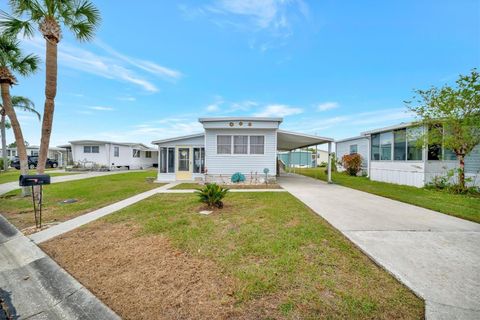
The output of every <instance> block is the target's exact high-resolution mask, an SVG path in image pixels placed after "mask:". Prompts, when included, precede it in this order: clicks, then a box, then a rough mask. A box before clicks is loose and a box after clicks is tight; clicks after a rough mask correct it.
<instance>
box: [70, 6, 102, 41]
mask: <svg viewBox="0 0 480 320" xmlns="http://www.w3.org/2000/svg"><path fill="white" fill-rule="evenodd" d="M62 19H63V23H64V24H65V25H66V26H67V27H68V28H69V29H70V30H72V32H73V33H74V34H75V37H76V38H77V39H78V40H80V41H88V40H91V39H92V38H93V36H94V33H95V30H96V29H97V27H98V25H99V24H100V21H101V17H100V11H99V10H98V9H97V7H95V5H94V4H93V3H91V2H90V1H88V0H82V1H76V2H75V5H74V7H73V8H65V11H64V12H63V13H62Z"/></svg>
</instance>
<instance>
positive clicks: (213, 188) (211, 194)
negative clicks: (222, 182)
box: [196, 183, 228, 209]
mask: <svg viewBox="0 0 480 320" xmlns="http://www.w3.org/2000/svg"><path fill="white" fill-rule="evenodd" d="M227 192H228V189H226V188H222V187H221V186H219V185H218V184H216V183H209V184H206V185H205V187H203V188H202V189H200V190H198V191H196V194H197V195H198V197H199V198H200V201H201V202H203V203H206V204H207V205H208V206H209V207H210V208H212V207H216V208H219V209H221V208H223V202H222V199H223V198H224V197H225V195H226V194H227Z"/></svg>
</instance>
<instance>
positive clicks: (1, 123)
mask: <svg viewBox="0 0 480 320" xmlns="http://www.w3.org/2000/svg"><path fill="white" fill-rule="evenodd" d="M0 116H1V120H0V134H1V135H2V157H3V170H4V171H5V172H7V169H8V158H7V137H6V133H5V131H6V130H5V110H2V111H1V114H0Z"/></svg>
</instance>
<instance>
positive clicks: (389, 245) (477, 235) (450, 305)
mask: <svg viewBox="0 0 480 320" xmlns="http://www.w3.org/2000/svg"><path fill="white" fill-rule="evenodd" d="M278 182H279V183H280V185H281V186H282V187H283V188H285V189H286V190H287V191H289V192H290V193H291V194H293V195H294V196H295V197H297V198H298V199H299V200H301V201H302V202H304V203H305V204H306V205H307V206H309V207H310V208H311V209H313V210H314V211H315V212H316V213H318V214H319V215H320V216H322V217H323V218H324V219H326V220H327V221H328V222H329V223H330V224H332V225H333V226H334V227H335V228H337V229H338V230H340V231H341V232H342V233H343V234H344V235H345V236H347V237H348V238H349V239H350V240H351V241H352V242H354V243H355V244H356V245H357V246H358V247H360V248H361V249H362V250H363V251H364V252H365V253H366V254H367V255H369V256H370V257H371V258H372V259H373V260H374V261H376V262H377V263H378V264H380V265H381V266H383V267H384V268H385V269H387V270H388V271H389V272H391V273H392V274H393V275H394V276H395V277H396V278H398V279H399V280H400V281H401V282H403V283H404V284H405V285H407V286H408V287H409V288H411V289H412V290H413V291H414V292H415V293H416V294H418V295H419V296H420V297H422V298H423V299H424V300H425V304H426V317H427V319H480V224H477V223H474V222H469V221H466V220H462V219H458V218H455V217H451V216H448V215H445V214H441V213H438V212H435V211H431V210H427V209H423V208H420V207H416V206H413V205H409V204H405V203H402V202H398V201H394V200H390V199H387V198H383V197H379V196H376V195H372V194H369V193H365V192H361V191H357V190H354V189H350V188H346V187H341V186H338V185H329V184H326V183H324V182H322V181H319V180H315V179H312V178H308V177H304V176H299V175H293V174H291V175H284V176H282V177H280V178H279V181H278Z"/></svg>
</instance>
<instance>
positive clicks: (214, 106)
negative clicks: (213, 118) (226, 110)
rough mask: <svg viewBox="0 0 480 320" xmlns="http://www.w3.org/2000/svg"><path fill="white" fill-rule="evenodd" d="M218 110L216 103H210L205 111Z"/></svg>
mask: <svg viewBox="0 0 480 320" xmlns="http://www.w3.org/2000/svg"><path fill="white" fill-rule="evenodd" d="M219 110H220V106H219V105H218V104H217V103H212V104H210V105H208V106H207V111H208V112H216V111H219Z"/></svg>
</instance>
